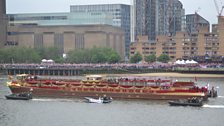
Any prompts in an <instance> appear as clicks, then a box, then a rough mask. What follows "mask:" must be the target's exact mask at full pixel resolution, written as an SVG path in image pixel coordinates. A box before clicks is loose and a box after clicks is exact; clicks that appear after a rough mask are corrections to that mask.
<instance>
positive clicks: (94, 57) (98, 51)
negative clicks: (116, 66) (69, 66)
mask: <svg viewBox="0 0 224 126" xmlns="http://www.w3.org/2000/svg"><path fill="white" fill-rule="evenodd" d="M67 61H68V62H70V63H117V62H119V61H120V56H119V54H118V53H117V52H115V51H114V50H112V49H110V48H96V47H94V48H92V49H82V50H74V51H70V52H69V53H68V59H67Z"/></svg>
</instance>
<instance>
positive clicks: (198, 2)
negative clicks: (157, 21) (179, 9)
mask: <svg viewBox="0 0 224 126" xmlns="http://www.w3.org/2000/svg"><path fill="white" fill-rule="evenodd" d="M180 1H181V2H182V3H183V7H184V9H185V14H192V13H195V12H196V11H197V13H198V14H200V15H201V16H202V17H204V18H205V19H206V20H208V21H209V22H210V24H215V23H217V15H218V12H217V11H216V7H215V4H214V0H180ZM216 1H217V4H218V6H219V9H220V10H221V7H222V6H223V5H224V0H216ZM108 3H110V4H120V3H122V4H131V0H6V7H7V10H6V11H7V14H12V13H47V12H69V9H70V5H84V4H108ZM223 15H224V13H223Z"/></svg>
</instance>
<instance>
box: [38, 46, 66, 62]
mask: <svg viewBox="0 0 224 126" xmlns="http://www.w3.org/2000/svg"><path fill="white" fill-rule="evenodd" d="M36 51H37V52H38V54H39V55H40V57H41V58H42V59H52V60H54V61H61V58H62V54H61V53H60V50H59V49H58V48H56V47H49V48H41V49H36Z"/></svg>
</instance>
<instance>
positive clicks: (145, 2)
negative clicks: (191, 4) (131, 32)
mask: <svg viewBox="0 0 224 126" xmlns="http://www.w3.org/2000/svg"><path fill="white" fill-rule="evenodd" d="M134 6H135V7H134V8H135V11H136V12H135V16H134V17H135V19H136V21H135V22H136V25H135V28H136V35H137V36H139V35H141V36H142V35H143V36H145V35H146V36H148V38H149V40H155V39H156V36H158V35H175V33H176V32H177V31H181V30H182V29H183V28H182V27H183V26H182V24H183V20H184V19H183V18H184V9H183V5H182V3H181V2H180V1H179V0H134Z"/></svg>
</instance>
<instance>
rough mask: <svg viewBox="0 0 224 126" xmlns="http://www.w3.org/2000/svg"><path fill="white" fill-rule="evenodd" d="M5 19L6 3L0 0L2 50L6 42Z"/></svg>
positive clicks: (0, 39)
mask: <svg viewBox="0 0 224 126" xmlns="http://www.w3.org/2000/svg"><path fill="white" fill-rule="evenodd" d="M6 26H7V18H6V2H5V0H0V48H2V47H3V46H4V44H5V42H6V32H7V27H6Z"/></svg>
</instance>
